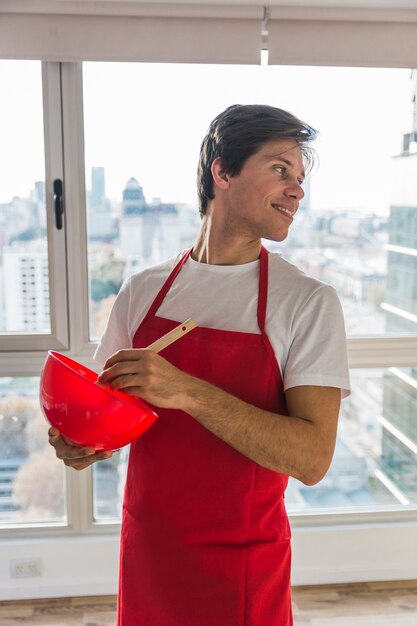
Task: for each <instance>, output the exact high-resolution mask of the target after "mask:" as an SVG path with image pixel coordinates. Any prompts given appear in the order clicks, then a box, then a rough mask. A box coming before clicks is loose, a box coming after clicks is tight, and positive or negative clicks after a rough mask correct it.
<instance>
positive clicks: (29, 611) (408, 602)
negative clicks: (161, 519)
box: [0, 580, 417, 626]
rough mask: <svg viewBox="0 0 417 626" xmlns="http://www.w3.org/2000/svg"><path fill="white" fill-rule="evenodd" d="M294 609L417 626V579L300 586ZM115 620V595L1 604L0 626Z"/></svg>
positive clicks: (342, 621)
mask: <svg viewBox="0 0 417 626" xmlns="http://www.w3.org/2000/svg"><path fill="white" fill-rule="evenodd" d="M293 607H294V626H417V580H415V581H401V582H384V583H366V584H355V585H326V586H320V587H296V588H294V589H293ZM115 618H116V599H115V597H114V596H104V597H103V596H100V597H86V598H62V599H54V600H33V601H30V600H22V601H20V602H0V626H18V625H20V626H114V625H115ZM129 626H133V625H129ZM149 626H152V625H151V624H149ZM173 626H175V625H174V624H173ZM195 626H198V624H196V625H195ZM215 626H233V624H216V625H215ZM265 626H268V625H267V624H265Z"/></svg>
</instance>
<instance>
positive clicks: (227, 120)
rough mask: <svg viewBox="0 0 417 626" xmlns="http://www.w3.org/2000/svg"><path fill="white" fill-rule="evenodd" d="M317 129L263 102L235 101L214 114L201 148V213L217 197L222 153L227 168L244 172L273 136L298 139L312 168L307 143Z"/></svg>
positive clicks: (199, 195)
mask: <svg viewBox="0 0 417 626" xmlns="http://www.w3.org/2000/svg"><path fill="white" fill-rule="evenodd" d="M316 136H317V131H316V130H315V129H314V128H312V127H311V126H309V125H308V124H305V123H304V122H302V121H301V120H299V119H298V118H297V117H295V116H294V115H292V114H291V113H288V111H284V110H283V109H277V108H275V107H272V106H267V105H263V104H247V105H242V104H233V105H232V106H230V107H228V108H227V109H226V110H225V111H223V113H220V114H219V115H218V116H217V117H215V118H214V120H213V121H212V123H211V124H210V127H209V130H208V132H207V135H206V136H205V137H204V139H203V142H202V144H201V148H200V159H199V162H198V171H197V191H198V198H199V202H200V214H201V216H203V215H204V214H205V213H206V210H207V205H208V201H209V200H212V199H213V198H214V193H213V177H212V174H211V165H212V163H213V161H214V159H216V158H217V157H221V159H222V161H223V165H224V169H225V171H226V172H227V173H228V174H230V175H231V176H235V175H237V174H239V173H240V171H241V169H242V167H243V165H244V164H245V161H246V160H247V159H248V158H249V157H250V156H252V155H253V154H255V152H257V151H258V150H259V149H260V147H261V146H262V145H263V144H264V143H266V142H268V141H273V140H279V139H282V140H286V139H294V141H295V142H296V143H297V144H298V145H299V146H300V148H301V151H302V154H303V157H304V160H305V162H306V165H307V167H308V168H311V166H312V165H313V164H314V152H313V150H312V148H311V147H309V146H307V145H306V144H307V143H309V142H311V141H313V140H314V139H315V138H316Z"/></svg>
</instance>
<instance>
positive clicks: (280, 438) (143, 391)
mask: <svg viewBox="0 0 417 626" xmlns="http://www.w3.org/2000/svg"><path fill="white" fill-rule="evenodd" d="M99 381H100V382H101V383H103V384H110V386H111V388H113V389H123V390H124V391H127V392H128V393H131V394H133V395H136V396H140V397H142V398H144V399H145V400H147V401H148V402H151V403H152V404H154V405H155V406H159V407H164V408H176V409H181V410H183V411H185V412H187V413H189V414H190V415H192V416H193V417H194V418H195V419H196V420H197V421H198V422H200V424H202V425H203V426H204V427H205V428H207V429H208V430H209V431H210V432H212V433H213V434H215V435H216V436H217V437H219V438H220V439H222V440H223V441H225V442H226V443H228V444H229V445H230V446H232V447H233V448H235V449H236V450H238V451H239V452H241V453H242V454H243V455H245V456H246V457H248V458H250V459H252V460H253V461H255V462H256V463H259V464H260V465H262V466H263V467H266V468H268V469H271V470H273V471H276V472H280V473H283V474H289V475H290V476H294V477H295V478H298V479H299V480H301V481H302V482H303V483H305V484H307V485H313V484H315V483H317V482H319V481H320V480H321V479H322V478H323V476H324V475H325V473H326V471H327V469H328V467H329V465H330V462H331V459H332V456H333V451H334V446H335V441H336V429H337V418H338V414H339V408H340V396H341V394H340V390H339V389H337V388H334V387H316V386H300V387H293V388H292V389H289V390H288V391H287V392H286V394H285V397H286V401H287V407H288V411H289V416H286V415H278V414H276V413H271V412H269V411H264V410H262V409H259V408H257V407H255V406H253V405H251V404H248V403H247V402H244V401H243V400H240V399H239V398H236V397H235V396H232V395H231V394H229V393H227V392H226V391H223V390H222V389H219V388H218V387H216V386H214V385H212V384H210V383H208V382H206V381H204V380H200V379H198V378H194V377H192V376H189V375H188V374H185V373H184V372H182V371H181V370H179V369H177V368H176V367H174V366H173V365H171V364H170V363H169V362H168V361H166V360H165V359H164V358H163V357H161V356H159V355H157V354H155V353H153V352H151V351H149V350H121V351H119V352H117V353H116V354H115V355H113V356H112V357H110V359H108V360H107V362H106V364H105V366H104V371H103V373H102V374H101V375H100V377H99Z"/></svg>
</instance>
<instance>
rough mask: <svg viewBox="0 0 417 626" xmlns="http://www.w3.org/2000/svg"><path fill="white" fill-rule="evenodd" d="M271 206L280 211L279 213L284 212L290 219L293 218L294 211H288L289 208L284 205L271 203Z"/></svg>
mask: <svg viewBox="0 0 417 626" xmlns="http://www.w3.org/2000/svg"><path fill="white" fill-rule="evenodd" d="M272 207H273V208H274V209H275V210H276V211H280V212H281V213H284V215H287V216H288V217H290V218H291V219H293V217H294V213H295V211H290V209H287V208H286V207H284V206H280V205H279V204H273V205H272Z"/></svg>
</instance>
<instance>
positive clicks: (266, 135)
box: [50, 105, 349, 626]
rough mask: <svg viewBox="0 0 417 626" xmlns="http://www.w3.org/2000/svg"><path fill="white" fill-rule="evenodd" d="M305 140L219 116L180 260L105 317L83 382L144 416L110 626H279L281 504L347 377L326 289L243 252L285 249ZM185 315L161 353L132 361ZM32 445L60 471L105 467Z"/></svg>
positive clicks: (90, 458) (307, 133) (283, 604)
mask: <svg viewBox="0 0 417 626" xmlns="http://www.w3.org/2000/svg"><path fill="white" fill-rule="evenodd" d="M315 135H316V133H315V131H314V130H313V129H312V128H311V127H309V126H308V125H306V124H304V123H303V122H301V121H300V120H298V119H297V118H296V117H294V116H293V115H291V114H290V113H287V112H285V111H282V110H280V109H276V108H273V107H268V106H258V105H247V106H241V105H235V106H231V107H229V108H228V109H226V111H224V112H223V113H221V114H220V115H219V116H218V117H217V118H216V119H215V120H214V121H213V122H212V124H211V126H210V128H209V131H208V134H207V136H206V137H205V139H204V141H203V143H202V147H201V153H200V162H199V168H198V191H199V199H200V213H201V216H202V222H201V229H200V232H199V234H198V236H197V240H196V242H195V245H194V247H193V249H192V250H191V251H188V252H182V253H181V254H180V255H179V256H178V257H177V258H175V259H171V260H169V261H167V262H165V263H162V264H161V265H159V266H156V267H153V268H148V269H146V270H144V271H142V272H139V273H137V274H135V275H133V276H132V277H130V279H128V280H127V281H126V283H125V284H124V285H123V287H122V289H121V291H120V293H119V295H118V298H117V300H116V303H115V305H114V307H113V310H112V313H111V315H110V318H109V322H108V325H107V328H106V331H105V333H104V336H103V339H102V341H101V344H100V346H99V348H98V350H97V353H96V358H97V360H98V361H99V362H101V363H104V367H103V371H102V373H101V375H100V377H99V380H100V381H101V382H102V383H103V384H109V385H110V386H111V387H112V388H113V389H122V390H124V391H126V392H128V393H130V394H133V395H137V396H140V397H141V398H144V399H145V400H146V401H147V402H149V403H150V404H151V405H153V406H154V407H155V410H156V412H157V413H158V414H159V417H160V418H159V420H157V422H156V423H155V424H154V425H153V426H152V427H151V428H150V429H149V430H148V431H147V432H146V433H145V434H144V435H143V436H142V437H139V439H137V440H136V441H135V442H134V443H133V444H132V446H131V451H130V459H129V468H128V476H127V484H126V491H125V499H124V506H123V523H122V541H121V565H120V585H119V607H118V623H119V625H122V626H136V625H138V626H142V625H143V626H244V625H245V626H290V625H291V624H292V615H291V599H290V560H291V554H290V528H289V524H288V519H287V516H286V513H285V507H284V500H283V497H284V491H285V487H286V485H287V482H288V476H294V477H295V478H297V479H299V480H301V481H302V482H303V483H305V484H307V485H313V484H315V483H317V482H318V481H319V480H321V478H322V477H323V476H324V475H325V473H326V471H327V469H328V467H329V464H330V461H331V458H332V455H333V451H334V445H335V438H336V427H337V418H338V413H339V406H340V398H341V390H342V391H343V393H345V394H346V393H348V389H349V379H348V370H347V360H346V342H345V334H344V324H343V318H342V314H341V309H340V304H339V301H338V299H337V296H336V294H335V292H334V290H333V289H332V288H331V287H329V286H328V285H325V284H323V283H321V282H319V281H318V280H316V279H313V278H311V277H308V276H306V275H305V274H303V273H302V272H300V271H299V270H298V269H297V268H295V267H294V266H292V265H290V264H289V263H287V262H286V261H284V260H283V259H282V258H281V257H280V256H279V255H277V254H271V253H268V252H267V251H266V250H265V248H263V247H262V244H261V239H262V238H264V239H269V240H272V241H283V240H284V239H285V238H286V236H287V234H288V229H289V227H290V226H291V224H292V221H293V217H294V214H295V213H296V211H297V208H298V205H299V202H300V200H301V199H302V197H303V195H304V194H303V190H302V183H303V180H304V177H305V173H304V161H307V162H308V161H309V160H311V152H310V148H309V146H308V144H309V142H311V141H312V140H313V139H314V137H315ZM188 317H192V318H193V319H194V320H195V321H196V322H197V324H198V326H197V328H195V329H194V330H192V331H191V332H190V333H189V334H188V335H186V336H184V337H182V338H181V340H180V341H178V342H176V343H174V344H172V345H171V346H169V347H168V348H166V349H165V350H164V351H163V353H162V354H161V355H159V354H156V353H153V352H151V351H149V350H144V349H143V348H145V347H146V346H147V345H150V344H151V343H152V342H153V341H154V340H156V339H157V338H159V337H161V336H162V335H164V334H165V333H166V332H168V331H169V330H171V329H172V328H173V327H174V326H176V325H177V324H178V323H179V322H181V321H183V320H185V319H187V318H188ZM50 442H51V444H52V445H53V446H54V447H55V448H56V453H57V456H58V457H59V458H61V459H63V460H64V462H65V463H66V464H67V465H70V466H72V467H75V468H76V469H82V468H84V467H87V466H88V465H90V464H91V463H92V462H94V461H96V460H99V459H101V458H105V457H107V456H108V455H110V454H111V453H98V454H96V453H95V452H94V450H92V449H88V448H87V449H82V448H75V447H72V446H68V445H66V444H65V443H64V441H63V440H62V439H61V438H60V436H59V433H57V432H56V431H55V430H52V432H51V436H50Z"/></svg>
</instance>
